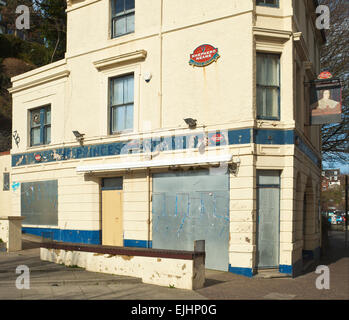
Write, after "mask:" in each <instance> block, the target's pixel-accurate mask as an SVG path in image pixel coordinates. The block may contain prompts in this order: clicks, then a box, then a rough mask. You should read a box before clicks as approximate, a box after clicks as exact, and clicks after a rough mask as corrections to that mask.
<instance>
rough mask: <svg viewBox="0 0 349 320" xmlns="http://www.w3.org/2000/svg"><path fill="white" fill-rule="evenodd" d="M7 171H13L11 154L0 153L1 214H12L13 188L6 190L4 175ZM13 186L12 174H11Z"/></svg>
mask: <svg viewBox="0 0 349 320" xmlns="http://www.w3.org/2000/svg"><path fill="white" fill-rule="evenodd" d="M5 172H11V156H10V155H1V154H0V216H2V217H4V216H11V215H12V212H11V189H10V190H9V191H4V190H3V188H4V181H3V179H4V176H3V174H4V173H5ZM10 188H11V175H10Z"/></svg>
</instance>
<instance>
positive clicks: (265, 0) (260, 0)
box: [256, 0, 298, 8]
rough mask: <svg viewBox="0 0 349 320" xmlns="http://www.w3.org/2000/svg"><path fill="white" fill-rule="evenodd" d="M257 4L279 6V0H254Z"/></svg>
mask: <svg viewBox="0 0 349 320" xmlns="http://www.w3.org/2000/svg"><path fill="white" fill-rule="evenodd" d="M297 1H298V0H297ZM256 4H257V6H266V7H277V8H278V7H279V0H256Z"/></svg>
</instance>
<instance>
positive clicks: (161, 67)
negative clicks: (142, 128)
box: [159, 0, 164, 129]
mask: <svg viewBox="0 0 349 320" xmlns="http://www.w3.org/2000/svg"><path fill="white" fill-rule="evenodd" d="M160 10H161V12H160V14H161V16H160V30H159V38H160V39H159V40H160V88H159V91H160V92H159V109H160V110H159V111H160V129H161V128H162V127H163V114H162V113H163V110H162V79H163V75H162V69H163V61H162V59H163V57H162V54H163V38H162V25H163V19H164V1H163V0H161V8H160Z"/></svg>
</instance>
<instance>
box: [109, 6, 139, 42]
mask: <svg viewBox="0 0 349 320" xmlns="http://www.w3.org/2000/svg"><path fill="white" fill-rule="evenodd" d="M111 3H112V21H111V26H112V32H111V36H112V38H116V37H120V36H122V35H125V34H128V33H132V32H134V31H135V0H111Z"/></svg>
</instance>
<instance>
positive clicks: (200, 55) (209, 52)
mask: <svg viewBox="0 0 349 320" xmlns="http://www.w3.org/2000/svg"><path fill="white" fill-rule="evenodd" d="M219 57H220V55H219V54H218V49H217V48H215V47H213V46H211V45H210V44H203V45H201V46H199V47H197V48H196V49H195V50H194V52H193V53H192V54H191V55H190V61H189V64H190V65H192V66H194V67H205V66H208V65H209V64H211V63H212V62H214V61H217V60H218V58H219Z"/></svg>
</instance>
